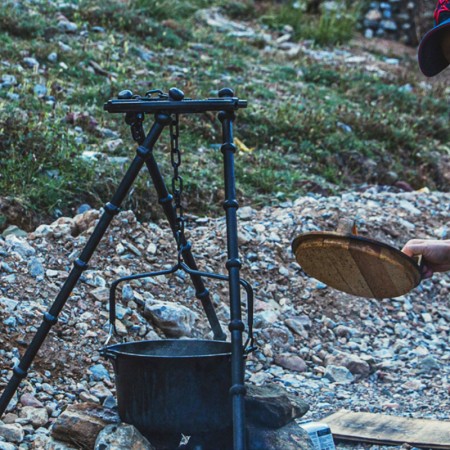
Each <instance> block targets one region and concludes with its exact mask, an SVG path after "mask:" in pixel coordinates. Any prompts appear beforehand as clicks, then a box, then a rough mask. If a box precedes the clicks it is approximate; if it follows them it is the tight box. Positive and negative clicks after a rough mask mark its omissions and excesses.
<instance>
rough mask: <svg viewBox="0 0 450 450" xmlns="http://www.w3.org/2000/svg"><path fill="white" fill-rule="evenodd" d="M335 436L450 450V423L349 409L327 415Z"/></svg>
mask: <svg viewBox="0 0 450 450" xmlns="http://www.w3.org/2000/svg"><path fill="white" fill-rule="evenodd" d="M323 422H324V423H326V424H327V425H328V426H329V427H330V429H331V433H332V434H333V437H334V438H335V439H342V440H346V441H356V442H361V443H363V442H367V443H373V444H384V445H402V444H409V445H412V446H415V447H420V448H433V449H450V422H441V421H438V420H425V419H411V418H406V417H395V416H388V415H383V414H372V413H358V412H351V411H346V410H341V411H338V412H337V413H334V414H332V415H331V416H328V417H325V418H324V419H323Z"/></svg>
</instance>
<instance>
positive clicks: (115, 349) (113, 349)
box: [100, 339, 231, 360]
mask: <svg viewBox="0 0 450 450" xmlns="http://www.w3.org/2000/svg"><path fill="white" fill-rule="evenodd" d="M186 342H189V343H196V344H211V343H212V344H213V345H214V344H221V345H226V346H227V347H229V351H227V352H223V351H222V352H219V353H210V354H198V355H195V354H194V355H193V354H190V355H189V354H187V355H155V354H141V353H136V352H127V351H123V350H121V349H122V348H123V347H127V346H132V345H136V346H142V345H144V344H148V343H168V344H172V343H186ZM188 345H190V344H188ZM100 353H101V354H102V355H104V356H106V357H108V356H110V357H114V358H116V357H118V356H128V357H134V358H146V359H150V358H158V359H177V360H179V359H188V358H211V357H217V356H231V342H226V341H217V340H211V339H157V340H147V341H136V342H122V343H119V344H113V345H109V346H107V347H104V348H102V349H100Z"/></svg>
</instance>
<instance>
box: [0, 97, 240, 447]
mask: <svg viewBox="0 0 450 450" xmlns="http://www.w3.org/2000/svg"><path fill="white" fill-rule="evenodd" d="M154 94H157V96H154ZM246 106H247V102H246V101H244V100H239V99H238V98H236V97H234V93H233V91H232V90H231V89H227V88H226V89H222V90H221V91H219V96H218V98H211V99H205V100H190V99H184V94H183V92H181V91H180V90H178V89H176V88H172V89H170V91H169V94H164V93H162V92H161V91H150V92H149V93H147V94H146V96H144V97H139V96H134V95H133V94H132V93H131V92H130V91H122V92H121V93H120V94H119V97H118V99H113V100H109V101H108V102H107V103H106V104H105V106H104V109H105V110H106V111H108V112H110V113H125V120H126V122H127V124H128V125H130V128H131V132H132V136H133V139H134V140H135V141H136V142H137V143H138V144H139V145H138V148H137V150H136V156H135V157H134V159H133V161H132V162H131V164H130V166H129V168H128V170H127V172H126V173H125V175H124V177H123V179H122V181H121V182H120V184H119V186H118V188H117V190H116V192H115V194H114V195H113V197H112V199H111V201H110V202H108V203H106V205H105V206H104V212H103V214H102V216H101V218H100V220H99V222H98V224H97V225H96V227H95V229H94V231H93V233H92V235H91V237H90V238H89V240H88V242H87V243H86V245H85V247H84V249H83V250H82V252H81V254H80V256H79V257H78V258H77V259H76V260H75V262H74V266H73V268H72V270H71V271H70V273H69V275H68V277H67V279H66V281H65V282H64V284H63V286H62V288H61V290H60V292H59V293H58V295H57V297H56V299H55V301H54V303H53V304H52V305H51V307H50V309H49V310H48V312H46V313H44V317H43V321H42V323H41V325H40V327H39V328H38V330H37V332H36V334H35V336H34V338H33V339H32V341H31V343H30V345H29V346H28V348H27V350H26V352H25V354H24V355H23V356H22V358H21V360H20V361H19V363H18V364H17V365H16V366H15V367H14V369H13V375H12V377H11V379H10V380H9V382H8V384H7V386H6V388H5V390H4V392H3V394H2V396H1V397H0V416H1V415H3V413H4V412H5V410H6V408H7V406H8V404H9V402H10V401H11V398H12V397H13V395H14V393H15V392H16V391H17V388H18V387H19V384H20V382H21V380H22V379H23V378H25V377H26V375H27V371H28V369H29V367H30V366H31V364H32V362H33V360H34V358H35V356H36V354H37V352H38V351H39V349H40V347H41V346H42V344H43V342H44V340H45V338H46V336H47V334H48V333H49V331H50V329H51V327H52V326H53V325H55V324H56V322H57V320H58V315H59V314H60V312H61V311H62V309H63V307H64V305H65V303H66V301H67V299H68V297H69V296H70V294H71V292H72V290H73V289H74V287H75V285H76V283H77V281H78V280H79V278H80V276H81V274H82V273H83V271H84V270H86V269H87V268H88V262H89V260H90V258H91V257H92V255H93V253H94V252H95V250H96V248H97V246H98V244H99V243H100V240H101V239H102V237H103V235H104V234H105V232H106V230H107V228H108V226H109V225H110V223H111V221H112V219H113V218H114V216H115V215H116V214H117V213H118V212H119V209H120V205H121V204H122V202H123V200H124V198H125V196H126V195H127V193H128V191H129V190H130V188H131V186H132V185H133V183H134V181H135V179H136V177H137V175H138V174H139V172H140V170H141V169H142V168H143V166H144V165H145V166H146V167H147V169H148V172H149V173H150V176H151V178H152V181H153V184H154V186H155V189H156V191H157V193H158V197H159V203H160V204H161V206H162V208H163V210H164V213H165V215H166V216H167V219H168V221H169V224H170V227H171V229H172V231H173V233H174V236H175V237H176V238H177V241H178V244H179V247H180V249H181V257H182V258H183V260H184V262H185V264H186V266H187V267H188V268H189V269H191V270H190V277H191V279H192V281H193V284H194V286H195V289H196V296H197V298H198V299H199V300H200V301H201V303H202V306H203V308H204V310H205V313H206V315H207V318H208V321H209V323H210V325H211V328H212V331H213V334H214V338H215V339H217V340H224V339H225V334H224V332H223V330H222V329H221V327H220V323H219V321H218V319H217V316H216V313H215V310H214V307H213V305H212V302H211V299H210V297H209V292H208V290H207V289H206V288H205V286H204V283H203V280H202V278H201V275H199V274H200V272H199V271H198V269H197V266H196V263H195V260H194V257H193V255H192V252H191V246H190V243H189V242H187V240H186V238H185V236H184V230H183V226H182V223H181V224H180V221H179V215H178V214H177V212H178V210H179V209H180V208H181V205H180V202H179V201H177V199H176V205H174V204H173V197H172V196H171V195H170V194H169V192H168V190H167V187H166V185H165V183H164V180H163V178H162V175H161V173H160V170H159V166H158V164H157V163H156V161H155V159H154V156H153V148H154V146H155V144H156V142H157V141H158V139H159V137H160V136H161V133H162V131H163V130H164V128H165V127H167V126H172V124H173V118H172V115H173V114H175V117H176V120H177V119H178V115H179V114H192V113H202V112H207V111H218V112H219V114H218V118H219V120H220V122H221V123H222V136H223V144H222V146H221V151H222V154H223V161H224V181H225V201H224V203H223V207H224V209H225V214H226V226H227V253H228V260H227V263H226V268H227V270H228V275H229V276H228V284H229V293H230V324H229V330H230V332H231V348H232V356H231V360H232V361H231V372H232V373H231V380H232V386H231V387H230V394H231V396H232V413H233V444H234V447H233V448H234V450H245V448H246V444H245V412H244V395H245V385H244V369H245V368H244V358H243V356H244V355H243V354H244V352H243V337H242V334H243V331H244V329H245V326H244V323H243V321H242V317H241V300H240V277H239V271H240V268H241V262H240V260H239V254H238V236H237V215H236V211H237V209H238V206H239V205H238V203H237V200H236V188H235V173H234V153H235V151H236V147H235V146H234V144H233V120H234V118H235V111H236V110H238V109H240V108H245V107H246ZM150 113H153V114H154V123H153V125H152V127H151V129H150V131H149V132H148V134H147V135H146V134H145V132H144V129H143V120H144V116H145V114H150ZM177 133H178V126H177V130H176V131H175V133H173V134H172V133H171V138H172V141H173V140H174V139H175V137H176V136H177ZM174 158H175V161H173V165H175V166H176V165H177V164H178V165H179V160H177V155H176V152H175V156H174ZM178 158H179V153H178ZM181 186H182V181H181V178H180V177H177V176H175V177H174V178H173V188H175V190H176V191H180V190H181Z"/></svg>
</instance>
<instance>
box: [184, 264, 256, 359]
mask: <svg viewBox="0 0 450 450" xmlns="http://www.w3.org/2000/svg"><path fill="white" fill-rule="evenodd" d="M180 266H181V268H182V269H183V270H184V271H185V272H186V273H188V274H189V275H198V276H200V277H205V278H213V279H215V280H222V281H228V280H229V279H230V277H229V276H227V275H220V274H218V273H212V272H200V271H199V270H194V269H191V268H190V267H189V266H188V265H187V264H185V263H183V262H181V263H180ZM239 283H240V284H241V286H242V287H243V288H244V289H245V292H246V294H247V326H248V328H247V335H248V337H247V341H246V342H245V345H244V356H247V355H248V354H249V353H251V352H253V351H255V350H256V347H255V345H254V336H253V309H254V307H253V305H254V294H253V288H252V287H251V285H250V284H249V283H248V282H247V281H245V280H244V279H243V278H239Z"/></svg>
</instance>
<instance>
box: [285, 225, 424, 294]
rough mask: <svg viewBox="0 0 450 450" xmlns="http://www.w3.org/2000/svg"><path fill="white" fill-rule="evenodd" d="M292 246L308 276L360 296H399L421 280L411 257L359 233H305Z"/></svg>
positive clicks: (417, 268)
mask: <svg viewBox="0 0 450 450" xmlns="http://www.w3.org/2000/svg"><path fill="white" fill-rule="evenodd" d="M292 250H293V252H294V254H295V258H296V260H297V262H298V263H299V264H300V266H301V267H302V269H303V270H304V271H305V272H306V273H307V274H308V275H309V276H311V277H313V278H316V279H317V280H319V281H322V282H323V283H325V284H327V285H328V286H331V287H333V288H335V289H338V290H340V291H343V292H346V293H348V294H352V295H358V296H360V297H370V298H390V297H398V296H400V295H403V294H406V293H407V292H409V291H410V290H411V289H413V288H414V287H416V286H417V285H418V284H419V283H420V280H421V275H420V268H419V266H418V264H417V263H416V261H415V260H414V259H413V258H410V257H409V256H407V255H405V254H404V253H403V252H401V251H400V250H397V249H396V248H394V247H391V246H390V245H387V244H384V243H383V242H378V241H376V240H373V239H369V238H365V237H361V236H358V235H351V234H347V235H343V234H341V233H337V232H321V231H319V232H312V233H306V234H303V235H300V236H298V237H297V238H296V239H295V240H294V241H293V243H292Z"/></svg>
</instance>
